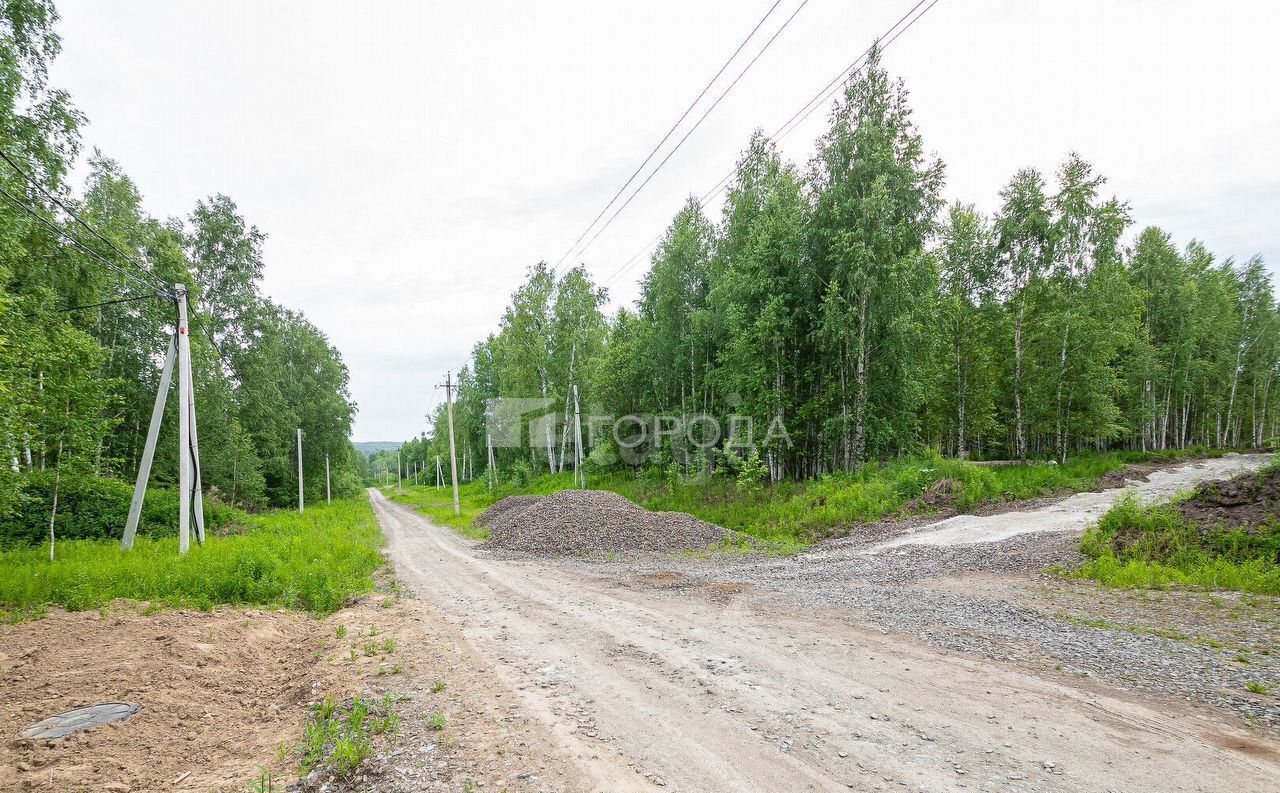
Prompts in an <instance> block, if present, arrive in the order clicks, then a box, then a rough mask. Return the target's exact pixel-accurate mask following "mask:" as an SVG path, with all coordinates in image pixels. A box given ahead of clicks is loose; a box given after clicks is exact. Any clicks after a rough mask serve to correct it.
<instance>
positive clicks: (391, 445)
mask: <svg viewBox="0 0 1280 793" xmlns="http://www.w3.org/2000/svg"><path fill="white" fill-rule="evenodd" d="M356 448H357V449H359V450H360V453H361V454H363V455H364V456H365V457H372V456H374V455H375V454H377V453H378V452H380V451H382V450H384V449H391V450H392V451H394V450H396V449H399V448H400V441H357V442H356Z"/></svg>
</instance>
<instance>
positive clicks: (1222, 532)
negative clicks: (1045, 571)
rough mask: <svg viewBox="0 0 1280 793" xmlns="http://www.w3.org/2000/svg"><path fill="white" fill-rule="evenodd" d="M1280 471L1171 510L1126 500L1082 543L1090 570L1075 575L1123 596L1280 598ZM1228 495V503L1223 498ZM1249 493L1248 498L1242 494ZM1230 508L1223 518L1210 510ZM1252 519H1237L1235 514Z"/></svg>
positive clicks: (1213, 488)
mask: <svg viewBox="0 0 1280 793" xmlns="http://www.w3.org/2000/svg"><path fill="white" fill-rule="evenodd" d="M1277 480H1280V465H1276V464H1272V465H1270V466H1268V467H1267V468H1265V469H1263V470H1262V471H1259V472H1257V473H1253V474H1244V475H1242V476H1239V477H1236V478H1235V479H1233V480H1230V481H1229V482H1225V483H1210V484H1207V485H1202V486H1201V487H1199V488H1197V489H1196V490H1194V491H1191V492H1188V493H1185V494H1182V495H1181V496H1180V497H1178V498H1175V499H1173V500H1172V501H1170V502H1169V503H1164V504H1154V505H1143V504H1141V503H1140V502H1139V501H1138V500H1137V499H1134V498H1130V497H1126V498H1123V499H1121V500H1120V502H1119V503H1117V504H1116V505H1115V506H1114V507H1112V508H1111V510H1110V511H1109V512H1107V514H1106V515H1105V516H1103V518H1102V520H1100V521H1099V522H1098V525H1097V526H1096V527H1094V528H1092V529H1090V530H1089V532H1088V533H1086V534H1085V537H1084V539H1083V541H1082V543H1081V550H1082V552H1083V553H1084V555H1085V557H1086V558H1087V560H1088V561H1087V562H1086V563H1085V564H1084V565H1082V566H1081V567H1079V568H1078V569H1076V570H1075V571H1073V574H1074V575H1077V576H1080V577H1083V578H1092V579H1096V580H1098V581H1100V582H1102V583H1103V584H1106V585H1107V586H1111V587H1117V588H1124V589H1145V588H1166V587H1170V586H1189V587H1196V588H1201V589H1207V590H1213V589H1228V590H1239V591H1241V592H1253V593H1259V594H1265V595H1280V514H1278V511H1280V504H1276V503H1274V502H1273V500H1272V499H1273V496H1274V490H1275V487H1276V484H1277ZM1228 488H1229V489H1230V490H1231V491H1232V492H1233V496H1232V497H1231V498H1230V499H1222V498H1220V497H1219V496H1220V493H1221V491H1222V490H1224V489H1228ZM1241 491H1243V492H1241ZM1224 500H1225V501H1228V502H1230V503H1229V506H1226V507H1222V508H1221V510H1220V512H1221V514H1222V516H1225V517H1220V516H1218V515H1215V514H1214V511H1213V510H1212V509H1208V510H1206V508H1205V505H1206V504H1210V505H1212V504H1214V503H1215V502H1222V501H1224ZM1244 512H1248V513H1251V514H1250V515H1249V516H1248V519H1232V516H1233V513H1244Z"/></svg>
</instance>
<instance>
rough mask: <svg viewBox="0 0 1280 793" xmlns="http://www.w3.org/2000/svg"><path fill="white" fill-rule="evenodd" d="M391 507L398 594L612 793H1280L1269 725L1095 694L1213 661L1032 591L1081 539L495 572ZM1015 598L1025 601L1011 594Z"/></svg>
mask: <svg viewBox="0 0 1280 793" xmlns="http://www.w3.org/2000/svg"><path fill="white" fill-rule="evenodd" d="M373 503H374V509H375V512H376V513H377V515H378V517H379V520H380V521H381V523H382V526H383V530H384V532H385V533H386V534H387V536H388V537H389V539H390V549H389V552H390V554H391V556H392V558H393V559H394V561H395V563H396V566H397V570H398V573H399V575H400V576H401V577H402V578H403V579H404V580H405V581H406V583H408V584H409V586H410V587H411V589H413V590H414V591H415V592H416V593H417V594H418V595H419V596H420V597H422V598H423V599H425V600H427V601H429V602H430V603H431V604H432V605H433V607H434V608H436V609H438V610H439V611H441V612H443V613H444V614H445V615H446V616H447V617H448V619H449V620H450V621H451V622H452V623H453V624H454V625H456V627H457V629H458V631H459V635H460V636H461V637H462V638H463V639H464V640H465V641H466V643H467V644H468V646H469V648H471V650H473V651H474V653H475V655H476V657H477V658H478V659H482V660H483V661H484V662H485V663H486V664H489V665H491V666H492V668H493V670H494V671H495V673H496V675H497V678H498V679H499V680H500V681H501V682H502V684H503V685H505V686H507V687H509V688H510V689H511V690H513V691H515V692H516V697H517V699H518V702H519V705H520V706H521V711H522V712H523V713H525V714H527V715H529V716H530V717H531V718H532V719H533V720H534V721H536V722H537V723H538V724H540V725H541V727H542V728H544V729H545V730H546V731H547V734H549V735H550V736H552V737H553V739H554V741H555V743H556V747H555V748H556V749H557V751H558V752H561V753H563V755H564V756H566V757H567V758H569V761H570V762H572V763H573V764H574V765H575V766H576V768H577V770H578V771H580V772H581V773H582V774H583V775H584V777H585V778H586V779H587V780H588V781H589V785H590V787H591V788H592V789H599V790H609V791H615V790H624V791H625V790H647V789H653V788H654V787H656V786H662V787H669V788H671V789H676V790H694V791H718V790H802V789H812V790H848V789H857V790H929V791H935V790H953V789H959V788H961V787H969V788H971V789H989V790H1009V791H1022V790H1042V791H1045V790H1048V791H1059V790H1061V791H1099V790H1122V791H1130V790H1164V791H1181V790H1185V791H1193V790H1204V791H1216V790H1233V791H1270V790H1275V789H1277V788H1280V752H1277V749H1276V743H1275V733H1273V732H1271V731H1269V730H1268V729H1267V727H1266V726H1265V725H1264V724H1260V723H1258V722H1259V721H1260V718H1259V717H1251V718H1253V719H1254V723H1253V724H1250V723H1249V722H1248V721H1246V720H1245V718H1244V717H1243V716H1244V714H1241V713H1240V711H1239V710H1233V709H1231V708H1232V705H1231V703H1230V702H1226V703H1220V702H1214V701H1212V700H1211V699H1208V698H1206V697H1197V696H1192V697H1191V699H1190V700H1188V698H1187V694H1186V693H1185V692H1184V691H1181V690H1180V691H1178V692H1177V693H1173V692H1165V691H1162V690H1159V689H1158V688H1153V687H1143V686H1138V685H1120V684H1117V683H1115V682H1112V679H1111V678H1110V677H1109V676H1108V675H1106V674H1104V673H1101V672H1098V673H1094V672H1091V671H1090V667H1089V665H1090V664H1094V663H1097V660H1096V659H1097V657H1099V656H1098V655H1097V654H1096V653H1095V651H1094V645H1095V644H1097V643H1099V642H1104V643H1105V641H1106V640H1104V639H1102V638H1100V637H1104V636H1105V637H1112V638H1114V639H1115V640H1116V641H1117V642H1118V644H1117V645H1116V647H1117V648H1128V650H1127V651H1129V650H1131V651H1132V652H1133V653H1135V654H1138V655H1142V654H1147V655H1150V656H1151V658H1152V662H1153V663H1155V664H1158V665H1159V674H1155V673H1153V674H1152V675H1151V677H1152V678H1153V679H1154V678H1158V677H1160V676H1163V677H1166V678H1167V677H1171V676H1172V677H1177V676H1179V675H1180V674H1181V670H1182V669H1183V668H1190V667H1191V666H1192V665H1193V664H1200V665H1203V663H1204V659H1203V658H1196V659H1192V658H1190V657H1186V658H1183V657H1182V656H1179V655H1178V654H1177V653H1176V652H1172V651H1168V650H1167V648H1166V647H1165V645H1164V644H1161V643H1162V642H1170V641H1173V640H1170V639H1165V638H1163V637H1160V636H1153V635H1147V634H1143V633H1138V632H1130V631H1127V630H1116V629H1112V628H1103V627H1094V626H1091V625H1088V624H1084V623H1083V622H1082V621H1081V620H1072V619H1069V618H1068V617H1067V616H1066V614H1067V613H1069V612H1070V609H1071V608H1072V607H1073V606H1072V603H1071V602H1070V601H1067V600H1062V601H1059V602H1057V604H1056V605H1051V604H1052V603H1053V602H1054V601H1052V600H1051V599H1046V598H1045V596H1043V595H1042V594H1041V593H1040V592H1039V591H1038V590H1036V589H1035V587H1036V586H1038V585H1039V584H1040V583H1041V581H1042V579H1040V577H1039V576H1038V575H1036V574H1034V573H1033V572H1031V571H1032V570H1039V569H1040V568H1041V567H1042V566H1043V563H1042V550H1043V547H1044V546H1045V545H1046V543H1045V540H1046V539H1048V540H1050V542H1049V543H1048V546H1049V547H1053V548H1057V550H1056V551H1054V552H1055V553H1062V554H1067V553H1068V552H1069V551H1070V550H1071V547H1072V543H1071V542H1070V538H1069V537H1067V536H1065V535H1064V537H1063V539H1061V541H1059V542H1058V544H1057V545H1054V544H1053V537H1052V536H1051V535H1049V536H1046V535H1026V536H1023V537H1018V538H1014V540H1010V541H1008V542H1006V543H1001V548H1000V551H999V552H1000V553H1001V554H1003V555H1004V557H1005V561H1006V563H1005V564H1002V565H992V567H991V569H990V570H989V571H988V572H986V573H982V574H978V575H975V573H974V572H973V571H972V569H971V568H973V567H975V566H977V568H978V569H979V570H982V569H983V568H982V567H981V565H982V564H983V562H982V561H981V560H984V559H988V558H990V557H991V553H989V551H991V550H992V549H990V548H986V549H984V548H982V547H981V546H980V545H974V544H970V545H968V546H957V547H956V548H948V549H940V550H939V549H937V548H934V549H933V550H930V548H931V547H932V546H921V549H916V548H910V549H899V550H900V551H902V554H903V555H901V556H899V555H898V554H897V553H893V554H865V553H859V552H857V551H854V550H853V549H849V550H848V552H840V553H835V554H828V555H827V557H826V558H825V559H824V558H822V557H821V556H818V557H817V558H806V557H798V558H790V559H774V558H768V557H763V556H761V555H759V554H752V555H721V554H711V555H704V556H703V557H702V558H699V557H697V556H682V557H670V556H668V557H661V556H656V555H648V556H636V557H631V558H628V559H626V560H614V561H604V560H584V559H572V558H569V559H563V560H546V559H538V560H534V559H519V558H510V555H509V554H508V555H505V556H504V558H497V557H495V556H494V555H492V554H490V553H489V552H486V551H483V550H481V549H479V548H478V547H477V546H476V545H475V544H474V543H471V542H469V541H467V540H464V539H462V538H459V537H458V536H457V535H455V534H453V533H452V532H449V531H448V530H445V529H441V528H439V527H436V526H433V525H431V524H430V523H429V522H428V521H427V520H425V519H424V518H423V517H422V516H421V515H419V514H417V513H415V512H413V511H412V510H410V509H408V508H405V507H402V506H399V505H395V504H392V503H390V502H389V501H387V500H386V499H385V498H384V497H382V496H381V495H380V494H378V493H376V492H375V493H374V495H373ZM1009 543H1014V544H1013V545H1012V546H1009V545H1008V544H1009ZM1017 543H1025V546H1019V545H1018V544H1017ZM1005 546H1008V547H1005ZM913 554H922V556H914V555H913ZM963 554H968V555H969V556H961V555H963ZM895 560H896V561H895ZM922 562H923V563H924V564H925V574H923V575H922V574H920V572H919V571H920V568H921V563H922ZM930 566H932V567H930ZM1010 568H1012V569H1014V570H1020V571H1021V572H1012V573H1011V572H1010V571H1009V570H1010ZM913 570H914V571H915V572H913V573H909V572H908V571H913ZM982 575H987V576H991V578H989V579H981V576H982ZM980 579H981V580H984V581H986V583H981V584H975V585H974V586H973V587H972V588H969V589H967V588H966V586H968V585H967V584H966V583H965V581H966V580H972V581H975V582H976V581H979V580H980ZM1009 580H1013V581H1017V582H1018V587H1016V588H1015V589H1013V590H1002V589H1001V588H1000V587H1001V586H1003V584H1002V582H1004V581H1009ZM1080 597H1081V598H1082V600H1087V595H1086V594H1082V595H1080ZM1059 625H1060V626H1063V627H1062V628H1061V629H1059V628H1056V627H1055V628H1052V629H1051V628H1050V627H1046V626H1059ZM1126 642H1132V643H1131V644H1126ZM1072 652H1074V653H1078V654H1079V656H1080V657H1079V659H1078V660H1077V661H1070V659H1068V661H1065V662H1064V661H1063V660H1061V659H1059V660H1054V659H1055V655H1057V656H1069V654H1070V653H1072ZM1102 657H1107V658H1113V657H1114V658H1113V660H1114V662H1116V663H1119V659H1122V658H1124V657H1125V656H1123V654H1122V653H1120V652H1119V649H1117V650H1116V651H1115V652H1113V653H1111V654H1110V655H1108V654H1107V653H1103V656H1102ZM1167 658H1172V659H1174V660H1173V661H1171V663H1172V664H1174V665H1177V666H1175V669H1174V673H1173V674H1171V673H1170V671H1169V667H1168V665H1164V664H1163V663H1162V661H1163V660H1164V659H1167ZM1130 660H1132V659H1130ZM1107 663H1112V661H1108V662H1107ZM1058 665H1061V666H1062V668H1058ZM1139 671H1140V672H1143V671H1145V670H1139ZM1084 672H1089V674H1088V676H1085V675H1084V674H1082V673H1084ZM1254 674H1256V673H1254ZM1224 704H1225V705H1226V706H1227V707H1223V705H1224ZM1260 707H1261V708H1262V710H1263V711H1264V715H1265V713H1267V712H1270V711H1268V710H1267V708H1269V707H1270V706H1269V705H1266V704H1263V705H1260Z"/></svg>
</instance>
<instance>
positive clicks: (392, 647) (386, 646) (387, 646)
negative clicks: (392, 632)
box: [382, 638, 396, 653]
mask: <svg viewBox="0 0 1280 793" xmlns="http://www.w3.org/2000/svg"><path fill="white" fill-rule="evenodd" d="M395 651H396V640H395V639H390V638H388V639H384V640H383V642H382V652H384V653H394V652H395Z"/></svg>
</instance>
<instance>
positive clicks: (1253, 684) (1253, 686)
mask: <svg viewBox="0 0 1280 793" xmlns="http://www.w3.org/2000/svg"><path fill="white" fill-rule="evenodd" d="M1244 687H1245V688H1246V689H1248V690H1249V691H1251V692H1253V693H1254V694H1262V695H1264V696H1265V695H1266V694H1268V693H1270V692H1269V691H1268V690H1267V687H1266V686H1265V685H1263V684H1262V683H1259V682H1258V681H1257V680H1250V681H1249V682H1248V683H1245V684H1244Z"/></svg>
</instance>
